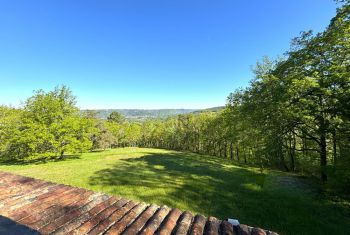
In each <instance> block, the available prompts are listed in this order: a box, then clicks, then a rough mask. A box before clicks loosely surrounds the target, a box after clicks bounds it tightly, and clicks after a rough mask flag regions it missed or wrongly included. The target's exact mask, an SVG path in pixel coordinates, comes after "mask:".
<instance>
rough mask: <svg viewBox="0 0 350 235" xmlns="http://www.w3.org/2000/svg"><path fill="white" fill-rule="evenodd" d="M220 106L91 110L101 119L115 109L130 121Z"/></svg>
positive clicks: (211, 109) (165, 116) (215, 108)
mask: <svg viewBox="0 0 350 235" xmlns="http://www.w3.org/2000/svg"><path fill="white" fill-rule="evenodd" d="M222 108H223V106H220V107H214V108H209V109H95V110H91V111H95V112H97V117H98V118H102V119H107V117H108V116H109V114H110V113H111V112H113V111H116V112H119V113H121V114H122V115H123V116H124V117H125V118H126V119H128V120H130V121H144V120H146V119H158V118H161V119H163V118H167V117H170V116H175V115H179V114H188V113H198V112H203V111H214V112H216V111H218V110H220V109H222ZM85 111H87V110H83V112H85Z"/></svg>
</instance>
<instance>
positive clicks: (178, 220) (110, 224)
mask: <svg viewBox="0 0 350 235" xmlns="http://www.w3.org/2000/svg"><path fill="white" fill-rule="evenodd" d="M3 231H6V232H5V233H8V234H30V235H32V234H126V235H132V234H142V235H148V234H150V235H151V234H159V235H167V234H178V235H187V234H189V235H202V234H208V235H219V234H220V235H221V234H224V235H277V234H276V233H274V232H271V231H267V230H263V229H260V228H252V227H249V226H247V225H243V224H240V225H238V226H233V225H232V224H230V223H229V222H228V221H225V220H224V221H221V220H219V219H217V218H215V217H211V216H210V217H208V218H206V217H204V216H203V215H193V214H191V213H190V212H188V211H185V212H181V211H180V210H179V209H176V208H175V209H172V208H169V207H167V206H161V207H159V206H157V205H153V204H152V205H149V204H146V203H143V202H135V201H130V200H127V199H124V198H121V197H115V196H108V195H106V194H102V193H96V192H93V191H90V190H86V189H80V188H76V187H72V186H66V185H61V184H55V183H51V182H46V181H43V180H37V179H33V178H29V177H24V176H19V175H15V174H11V173H7V172H0V232H3Z"/></svg>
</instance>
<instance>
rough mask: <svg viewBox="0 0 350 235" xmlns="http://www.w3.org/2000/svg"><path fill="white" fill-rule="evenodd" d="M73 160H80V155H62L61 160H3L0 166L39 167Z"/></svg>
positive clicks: (41, 158)
mask: <svg viewBox="0 0 350 235" xmlns="http://www.w3.org/2000/svg"><path fill="white" fill-rule="evenodd" d="M73 159H80V155H74V154H71V155H64V157H63V158H58V157H38V158H32V159H4V160H0V165H7V166H11V165H33V164H34V165H40V164H45V163H49V162H63V161H70V160H73Z"/></svg>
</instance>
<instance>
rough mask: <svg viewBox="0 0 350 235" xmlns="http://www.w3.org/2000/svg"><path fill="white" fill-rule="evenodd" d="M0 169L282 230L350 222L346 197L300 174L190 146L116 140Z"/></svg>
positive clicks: (323, 229) (338, 230)
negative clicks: (116, 145)
mask: <svg viewBox="0 0 350 235" xmlns="http://www.w3.org/2000/svg"><path fill="white" fill-rule="evenodd" d="M0 170H2V171H9V172H14V173H17V174H21V175H26V176H31V177H35V178H39V179H44V180H49V181H53V182H58V183H63V184H68V185H73V186H77V187H83V188H88V189H92V190H94V191H102V192H105V193H108V194H115V195H121V196H123V197H125V198H129V199H134V200H138V201H145V202H148V203H156V204H158V205H163V204H165V205H168V206H170V207H177V208H179V209H181V210H189V211H191V212H194V213H200V214H204V215H206V216H208V215H213V216H216V217H219V218H221V219H226V218H236V219H238V220H239V221H240V222H241V223H245V224H248V225H251V226H259V227H263V228H266V229H270V230H273V231H276V232H278V233H280V234H293V235H294V234H347V232H348V231H349V226H350V209H349V203H348V202H346V201H337V202H336V201H331V200H329V199H327V198H326V197H324V196H322V195H321V194H319V193H317V191H315V190H314V189H313V188H312V187H311V186H308V185H307V184H304V183H302V181H300V180H299V178H296V177H294V176H292V175H286V174H284V173H281V172H276V171H264V173H260V171H259V170H258V169H255V168H247V167H239V166H236V165H234V164H232V163H231V162H230V161H229V160H225V159H219V158H214V157H209V156H203V155H198V154H193V153H182V152H176V151H167V150H160V149H145V148H121V149H113V150H108V151H103V152H93V153H86V154H82V155H81V156H75V157H74V156H73V157H68V158H66V159H65V160H63V161H49V162H40V161H39V162H27V163H20V164H14V163H6V164H5V163H2V164H1V165H0ZM280 179H283V180H284V181H283V182H284V183H281V180H280ZM286 179H287V181H286ZM289 179H292V180H291V181H290V180H289ZM299 181H300V182H301V183H298V182H299ZM286 182H287V183H286Z"/></svg>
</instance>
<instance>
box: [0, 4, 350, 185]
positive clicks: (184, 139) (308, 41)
mask: <svg viewBox="0 0 350 235" xmlns="http://www.w3.org/2000/svg"><path fill="white" fill-rule="evenodd" d="M254 74H255V78H254V79H253V80H252V81H251V83H250V85H249V86H248V87H247V88H244V89H243V88H242V89H238V90H236V91H234V92H232V93H231V94H230V95H229V96H228V98H227V104H226V107H225V108H224V109H222V110H220V111H217V112H210V111H207V112H199V113H192V114H184V115H177V116H173V117H169V118H167V119H156V120H146V121H144V122H130V121H128V120H126V119H125V118H123V116H122V115H120V114H119V113H117V112H112V113H111V114H110V115H109V117H108V118H107V120H103V119H99V118H98V117H97V116H98V115H97V113H96V112H94V111H85V112H82V111H80V110H79V109H78V108H77V107H76V103H75V97H74V96H73V95H72V93H71V91H70V90H69V89H68V88H67V87H65V86H62V87H57V88H55V90H53V91H50V92H44V91H42V90H39V91H36V92H35V93H34V95H33V96H32V97H30V98H28V99H27V100H26V102H25V103H24V105H23V107H22V108H19V109H15V108H11V107H6V106H1V107H0V155H1V156H2V158H4V159H24V158H32V157H58V158H62V157H63V156H64V155H65V154H67V153H69V154H71V153H80V152H84V151H91V150H94V149H106V148H111V147H126V146H141V147H157V148H167V149H174V150H183V151H191V152H197V153H202V154H207V155H211V156H213V157H214V156H216V157H222V158H227V159H231V160H232V161H236V162H237V163H242V164H251V165H255V166H259V167H260V168H261V169H264V167H274V168H279V169H282V170H285V171H291V172H302V173H305V174H310V175H315V176H318V177H319V178H320V180H321V181H322V182H324V183H325V182H327V181H330V182H332V184H334V185H336V186H338V187H339V188H342V189H344V190H348V191H349V189H350V187H349V186H350V172H349V170H348V169H349V167H350V122H349V118H350V4H349V2H347V1H345V2H343V4H342V5H341V7H339V8H338V10H337V14H336V16H335V17H334V18H333V19H332V20H331V22H330V24H329V26H328V27H327V28H326V30H325V31H324V32H321V33H317V34H313V33H312V32H311V31H308V32H303V33H302V34H301V35H300V36H299V37H297V38H295V39H294V40H293V41H292V43H291V48H290V50H289V51H287V52H286V53H285V56H284V57H282V58H277V59H269V58H267V57H265V58H263V60H262V61H260V62H258V63H257V65H256V66H255V69H254Z"/></svg>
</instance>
